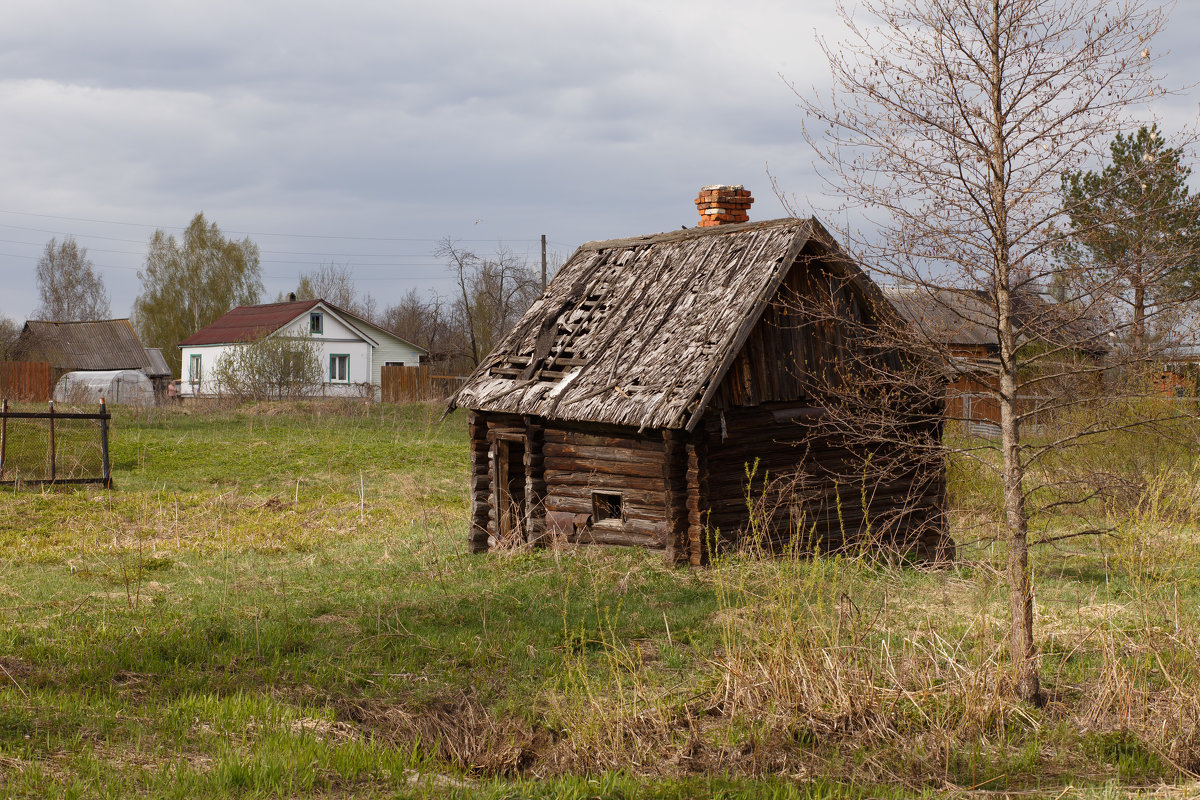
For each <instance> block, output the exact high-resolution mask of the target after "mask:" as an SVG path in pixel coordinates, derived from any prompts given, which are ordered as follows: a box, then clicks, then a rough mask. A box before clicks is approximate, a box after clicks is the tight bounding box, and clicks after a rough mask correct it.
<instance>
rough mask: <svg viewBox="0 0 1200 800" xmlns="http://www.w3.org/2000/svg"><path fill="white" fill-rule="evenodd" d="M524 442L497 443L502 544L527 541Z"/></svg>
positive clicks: (498, 511)
mask: <svg viewBox="0 0 1200 800" xmlns="http://www.w3.org/2000/svg"><path fill="white" fill-rule="evenodd" d="M525 516H526V506H525V440H524V438H520V439H500V440H498V441H497V442H496V522H497V527H498V530H499V534H500V540H501V541H502V542H512V541H514V540H515V541H524V539H525Z"/></svg>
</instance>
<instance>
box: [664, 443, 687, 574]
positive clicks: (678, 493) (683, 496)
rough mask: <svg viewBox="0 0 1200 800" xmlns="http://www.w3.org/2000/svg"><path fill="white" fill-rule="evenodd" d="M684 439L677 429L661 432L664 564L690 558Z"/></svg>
mask: <svg viewBox="0 0 1200 800" xmlns="http://www.w3.org/2000/svg"><path fill="white" fill-rule="evenodd" d="M687 471H688V460H687V442H686V440H685V438H684V436H683V435H682V434H681V433H680V432H679V431H673V430H668V431H663V486H664V489H665V492H666V497H665V498H664V499H665V506H666V509H665V511H666V513H665V524H666V532H665V535H666V551H667V552H666V560H667V563H668V564H680V563H685V562H690V561H691V552H692V551H691V539H690V537H689V536H688V507H687V499H688V494H687Z"/></svg>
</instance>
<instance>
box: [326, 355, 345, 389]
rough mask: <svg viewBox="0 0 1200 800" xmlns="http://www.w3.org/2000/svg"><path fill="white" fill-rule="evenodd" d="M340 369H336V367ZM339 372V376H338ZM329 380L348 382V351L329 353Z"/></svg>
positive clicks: (331, 381)
mask: <svg viewBox="0 0 1200 800" xmlns="http://www.w3.org/2000/svg"><path fill="white" fill-rule="evenodd" d="M339 366H340V367H341V369H338V367H339ZM339 373H340V376H339ZM329 382H330V383H349V382H350V354H349V353H330V354H329Z"/></svg>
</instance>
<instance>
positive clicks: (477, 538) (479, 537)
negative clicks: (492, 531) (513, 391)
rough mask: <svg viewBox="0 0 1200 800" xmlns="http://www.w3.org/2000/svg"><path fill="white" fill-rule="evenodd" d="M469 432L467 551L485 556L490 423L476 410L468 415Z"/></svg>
mask: <svg viewBox="0 0 1200 800" xmlns="http://www.w3.org/2000/svg"><path fill="white" fill-rule="evenodd" d="M467 433H468V435H469V437H470V448H471V453H470V455H471V529H470V531H469V532H468V534H467V549H468V550H469V551H470V552H472V553H483V552H485V551H486V550H487V549H488V507H489V504H490V502H491V499H490V495H491V472H490V470H489V469H488V440H487V421H486V420H485V419H484V417H483V415H481V414H480V413H479V412H477V411H471V412H470V413H469V414H468V415H467Z"/></svg>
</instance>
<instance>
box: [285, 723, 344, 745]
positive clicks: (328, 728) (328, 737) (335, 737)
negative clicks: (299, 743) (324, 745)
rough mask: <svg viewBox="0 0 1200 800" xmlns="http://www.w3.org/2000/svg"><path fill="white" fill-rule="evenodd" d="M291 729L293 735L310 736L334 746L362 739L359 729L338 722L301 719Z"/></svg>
mask: <svg viewBox="0 0 1200 800" xmlns="http://www.w3.org/2000/svg"><path fill="white" fill-rule="evenodd" d="M290 727H291V731H292V733H295V734H308V735H309V736H312V737H314V738H316V739H321V740H322V741H325V742H331V743H333V744H344V743H346V742H349V741H353V740H355V739H358V738H360V737H359V733H358V729H357V728H355V727H354V726H353V725H349V724H347V723H345V722H339V721H337V720H328V719H313V718H312V717H301V718H300V719H298V720H295V721H294V722H293V723H292V724H291V726H290Z"/></svg>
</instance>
